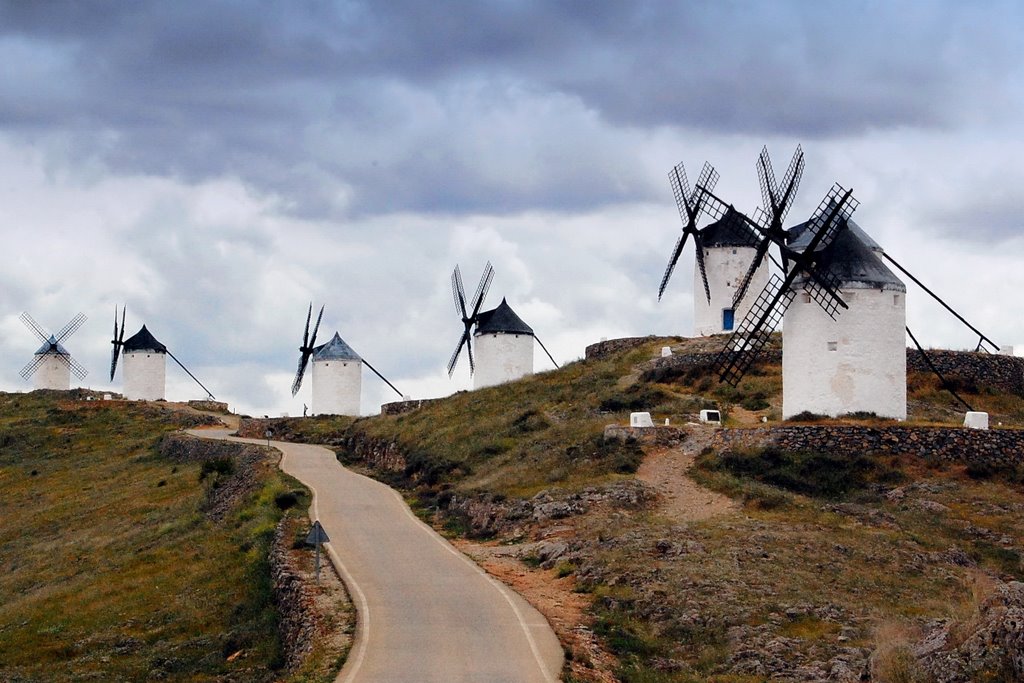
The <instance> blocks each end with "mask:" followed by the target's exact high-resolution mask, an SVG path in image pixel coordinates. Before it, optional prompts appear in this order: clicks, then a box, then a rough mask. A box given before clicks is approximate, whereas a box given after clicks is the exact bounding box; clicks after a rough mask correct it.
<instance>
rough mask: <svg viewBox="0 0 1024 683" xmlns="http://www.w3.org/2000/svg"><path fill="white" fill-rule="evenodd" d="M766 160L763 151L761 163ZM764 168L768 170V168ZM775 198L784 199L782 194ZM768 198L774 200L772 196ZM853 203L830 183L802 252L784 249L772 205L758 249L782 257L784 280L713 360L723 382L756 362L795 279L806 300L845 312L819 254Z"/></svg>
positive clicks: (771, 284) (765, 293) (775, 279)
mask: <svg viewBox="0 0 1024 683" xmlns="http://www.w3.org/2000/svg"><path fill="white" fill-rule="evenodd" d="M798 152H799V149H798ZM766 156H767V155H766V154H765V153H764V152H762V157H761V160H764V159H765V157H766ZM761 160H759V162H760V161H761ZM801 165H802V164H801ZM767 168H770V165H768V166H767ZM794 168H795V166H794V165H793V164H791V165H790V169H791V172H789V173H787V178H788V179H789V178H791V177H793V176H794V174H795V175H796V177H798V175H799V173H798V172H795V171H793V169H794ZM786 185H787V187H789V188H793V187H795V184H794V183H793V182H787V183H786ZM779 198H780V199H784V195H783V196H781V197H779ZM772 199H773V200H774V199H776V196H775V195H773V196H772ZM857 203H858V202H857V200H856V199H854V198H853V191H852V190H847V189H844V188H843V187H842V186H841V185H839V184H838V183H837V184H835V185H833V187H832V189H831V190H830V191H829V192H828V194H826V196H825V198H824V199H822V201H821V203H820V204H819V205H818V208H817V210H816V211H815V213H814V214H813V215H812V217H811V219H810V221H809V222H808V230H809V234H810V235H811V238H810V240H809V241H808V243H807V246H806V247H805V248H804V249H803V250H802V251H797V250H795V249H793V248H791V247H789V245H787V243H786V237H787V233H786V232H785V231H782V232H781V234H780V233H779V231H778V230H776V227H775V226H776V225H781V221H782V215H783V214H784V212H782V211H779V210H778V208H779V207H781V206H783V202H782V201H779V202H776V201H772V202H771V206H772V207H773V209H775V211H774V213H775V214H777V215H778V217H777V218H773V219H772V221H771V222H770V223H769V226H768V229H767V230H766V231H765V233H764V236H765V239H764V240H763V241H762V244H763V245H764V246H763V247H759V248H758V252H759V253H762V254H766V253H767V252H768V247H769V246H770V245H771V244H775V245H776V246H778V247H779V249H780V251H781V253H782V255H783V259H784V261H783V262H784V264H785V269H784V271H783V276H782V277H780V276H779V275H772V276H771V278H770V279H769V281H768V284H767V285H766V286H765V287H764V289H762V290H761V292H760V294H759V295H758V296H757V298H756V299H755V301H754V303H753V304H752V305H751V307H750V310H749V311H748V312H747V314H746V315H745V316H744V317H743V319H742V321H741V322H740V324H739V327H737V329H736V331H735V332H734V333H733V334H732V336H731V337H730V338H729V341H728V342H727V344H726V346H725V348H724V349H722V351H721V352H719V354H718V356H717V357H716V359H715V368H716V371H717V372H718V375H719V378H720V379H721V380H722V381H723V382H726V383H728V384H731V385H732V386H736V385H738V384H739V381H740V379H742V378H743V375H744V374H746V372H747V370H748V369H749V368H750V366H751V365H752V364H753V363H754V361H755V360H756V358H757V356H758V355H759V354H760V352H761V350H762V349H763V348H764V346H765V345H766V344H767V343H768V339H769V338H770V336H771V333H772V331H773V330H774V329H775V328H776V327H777V326H778V324H779V323H780V322H781V321H782V318H783V316H784V315H785V312H786V309H787V308H788V307H789V305H790V304H791V303H792V301H793V298H794V297H795V296H796V292H795V291H794V289H793V284H794V282H796V281H797V278H802V283H803V285H802V286H803V289H804V290H805V292H806V296H807V297H808V301H814V302H815V303H817V304H818V305H819V306H820V307H821V308H822V310H824V311H825V312H826V313H827V314H828V316H829V317H830V318H832V319H835V317H836V315H837V311H838V310H839V309H840V308H847V304H846V302H845V301H843V299H842V297H841V296H840V295H839V291H838V282H837V279H836V277H835V276H834V275H833V274H831V273H830V272H828V271H826V270H823V269H819V267H818V266H819V262H820V260H821V258H822V255H823V250H824V249H825V248H826V247H827V246H828V245H829V244H830V243H831V242H832V240H833V239H835V236H836V234H837V233H838V232H839V231H841V230H843V229H845V228H846V225H847V221H848V220H849V218H850V215H851V214H852V213H853V212H854V211H855V210H856V208H857Z"/></svg>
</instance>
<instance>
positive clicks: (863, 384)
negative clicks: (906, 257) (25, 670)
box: [782, 220, 907, 420]
mask: <svg viewBox="0 0 1024 683" xmlns="http://www.w3.org/2000/svg"><path fill="white" fill-rule="evenodd" d="M808 225H809V224H808V223H804V224H801V225H798V226H796V227H795V228H793V229H792V230H790V234H791V235H792V239H791V241H790V244H789V246H790V247H791V248H793V249H797V250H799V251H803V250H805V249H806V248H807V247H808V245H809V243H810V241H811V238H812V237H813V234H811V230H809V229H808ZM881 251H882V250H881V247H879V246H878V244H877V243H876V242H875V241H874V240H873V239H871V238H870V237H869V236H868V235H867V234H866V233H865V232H864V231H863V230H861V229H860V227H859V226H857V224H856V223H854V222H853V221H852V220H849V221H847V222H846V227H845V229H841V230H839V231H838V232H837V233H836V235H835V237H834V238H833V239H832V241H831V243H829V244H828V245H827V246H826V247H823V248H819V252H820V255H819V256H817V257H816V259H815V260H816V271H817V273H818V274H820V275H821V276H822V277H823V278H824V279H825V280H826V281H827V282H828V283H830V284H831V285H832V287H833V288H834V289H835V290H836V291H837V292H838V294H839V296H840V297H841V298H842V300H843V302H845V304H846V307H845V310H843V311H842V315H835V314H836V313H838V310H837V309H836V308H834V307H832V308H831V310H830V307H829V306H828V305H825V306H819V305H817V302H816V301H815V299H814V297H813V295H812V290H813V284H812V283H811V282H809V277H808V276H807V274H806V273H802V274H801V275H799V276H798V277H797V278H796V279H795V280H794V281H793V284H792V289H793V291H794V294H795V297H794V300H793V303H792V304H791V305H790V306H789V308H788V309H786V314H785V316H784V318H783V328H782V383H783V387H784V390H783V399H782V417H783V418H789V417H792V416H793V415H798V414H800V413H803V412H810V413H814V414H818V415H829V416H832V417H835V416H838V415H846V414H850V413H856V412H870V413H874V414H876V415H878V416H879V417H888V418H895V419H897V420H905V419H906V417H907V343H906V327H907V321H906V292H907V288H906V285H905V284H904V283H903V282H902V281H901V280H900V279H899V278H898V277H896V275H895V274H894V273H893V272H892V271H891V270H889V268H888V267H886V265H885V264H884V263H883V262H882V260H881V258H880V257H879V255H880V253H881ZM826 303H827V302H826Z"/></svg>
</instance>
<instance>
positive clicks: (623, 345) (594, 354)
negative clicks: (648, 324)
mask: <svg viewBox="0 0 1024 683" xmlns="http://www.w3.org/2000/svg"><path fill="white" fill-rule="evenodd" d="M655 339H658V337H655V336H653V335H652V336H649V337H623V338H622V339H607V340H605V341H601V342H597V343H596V344H591V345H590V346H588V347H587V348H586V350H585V351H584V358H585V359H586V360H592V359H594V358H606V357H608V356H612V355H614V354H616V353H619V352H621V351H627V350H629V349H635V348H636V347H638V346H643V345H644V344H647V343H648V342H651V341H654V340H655Z"/></svg>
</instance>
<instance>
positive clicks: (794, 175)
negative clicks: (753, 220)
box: [779, 145, 804, 224]
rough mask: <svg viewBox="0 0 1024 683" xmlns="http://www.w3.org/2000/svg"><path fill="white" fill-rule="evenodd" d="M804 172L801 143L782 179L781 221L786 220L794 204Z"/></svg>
mask: <svg viewBox="0 0 1024 683" xmlns="http://www.w3.org/2000/svg"><path fill="white" fill-rule="evenodd" d="M803 174H804V150H803V148H801V147H800V145H797V146H796V151H795V152H793V158H792V159H791V160H790V162H789V168H788V169H787V170H786V175H785V177H783V179H782V188H783V189H782V197H781V198H780V200H779V208H780V215H779V223H780V224H781V223H782V222H783V221H785V220H786V216H787V215H789V209H790V208H791V207H792V206H793V198H794V197H795V196H796V191H797V188H798V187H800V178H802V177H803Z"/></svg>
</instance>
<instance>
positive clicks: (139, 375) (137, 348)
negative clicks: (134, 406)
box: [110, 306, 214, 401]
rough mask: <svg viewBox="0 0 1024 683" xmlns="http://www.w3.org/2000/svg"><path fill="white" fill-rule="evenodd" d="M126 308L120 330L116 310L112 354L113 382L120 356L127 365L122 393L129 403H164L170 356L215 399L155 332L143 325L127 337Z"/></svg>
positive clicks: (209, 396) (111, 372) (122, 374)
mask: <svg viewBox="0 0 1024 683" xmlns="http://www.w3.org/2000/svg"><path fill="white" fill-rule="evenodd" d="M126 312H127V309H122V310H121V325H120V327H118V322H117V307H116V306H115V307H114V337H113V339H111V341H110V343H111V344H113V346H114V348H113V349H112V351H111V354H110V381H111V382H113V381H114V372H115V371H116V370H117V361H118V358H119V356H121V355H122V354H123V355H124V366H123V369H122V370H121V376H122V378H123V379H124V389H123V391H122V393H123V394H124V397H125V398H126V399H128V400H129V401H162V400H164V394H165V393H166V385H167V357H168V356H170V357H171V360H173V361H174V362H175V363H177V364H178V366H179V367H180V368H181V369H182V370H184V371H185V372H186V374H188V376H189V377H191V378H192V379H193V380H195V382H196V384H198V385H199V386H200V387H202V388H203V391H205V392H206V395H207V397H208V398H210V399H211V400H212V399H213V398H214V396H213V394H211V393H210V390H209V389H207V388H206V387H205V386H203V383H202V382H200V381H199V380H198V379H197V378H196V376H195V375H193V374H192V373H191V372H190V371H189V369H188V368H186V367H185V366H184V365H182V363H181V361H180V360H178V359H177V358H175V357H174V354H173V353H171V352H170V351H169V350H168V349H167V347H166V346H165V345H164V344H162V343H161V342H160V341H159V340H157V338H156V337H154V336H153V333H152V332H150V331H149V329H147V327H146V326H145V325H143V326H142V329H140V330H139V331H138V332H136V333H135V334H133V335H132V336H131V337H129V338H128V339H125V338H124V320H125V314H126Z"/></svg>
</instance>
